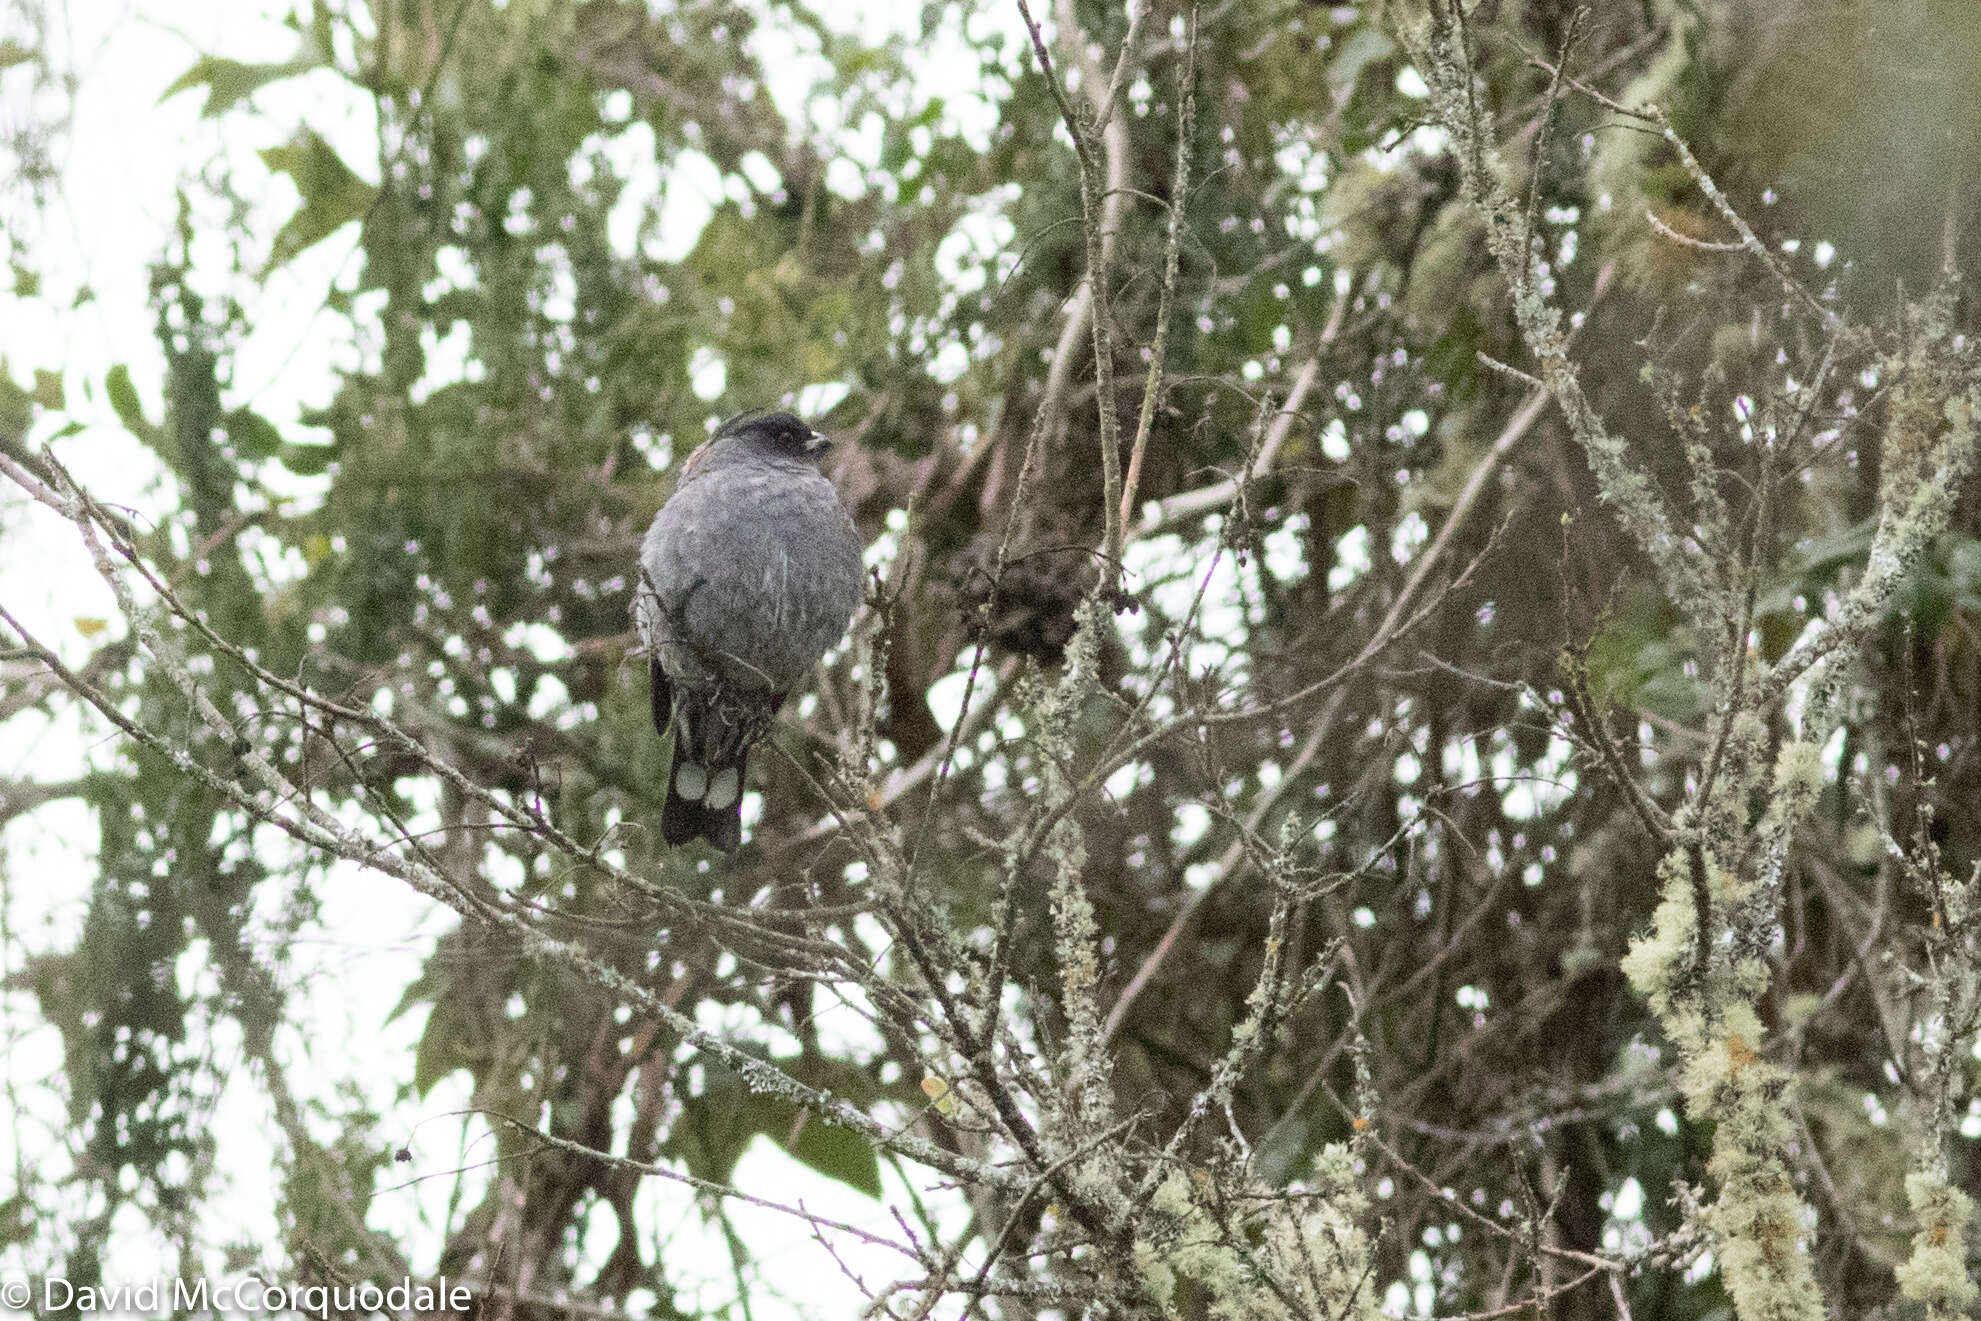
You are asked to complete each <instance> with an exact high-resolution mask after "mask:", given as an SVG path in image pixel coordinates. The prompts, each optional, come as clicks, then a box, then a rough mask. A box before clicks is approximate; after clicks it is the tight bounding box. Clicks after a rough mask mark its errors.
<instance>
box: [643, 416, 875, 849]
mask: <svg viewBox="0 0 1981 1321" xmlns="http://www.w3.org/2000/svg"><path fill="white" fill-rule="evenodd" d="M829 443H830V442H829V441H827V439H826V438H825V437H824V436H823V435H821V434H820V433H818V432H817V431H814V430H813V429H812V428H811V427H810V426H809V425H807V424H806V423H804V422H803V421H801V420H799V419H798V418H796V417H793V416H792V415H791V414H789V413H762V412H752V413H744V414H742V415H741V416H739V417H734V418H731V419H730V420H729V421H727V422H725V423H723V424H722V426H721V428H719V429H718V430H717V431H716V433H715V435H714V436H712V437H710V438H709V440H708V442H707V443H706V444H704V445H702V447H701V448H699V449H697V450H696V451H695V452H694V453H693V454H691V455H689V456H688V461H687V463H685V464H684V465H683V466H682V470H681V480H680V483H679V485H677V486H676V487H675V488H674V494H673V495H672V496H670V497H669V498H668V501H667V503H666V504H665V505H663V506H662V507H661V511H660V513H659V514H657V515H655V516H654V520H653V526H652V527H650V528H648V529H647V535H646V540H645V541H644V542H643V543H642V544H641V546H640V584H639V588H638V590H637V591H636V592H635V593H634V598H633V622H634V625H635V626H636V627H637V628H638V629H639V633H640V638H641V640H642V642H643V643H644V644H645V647H646V651H647V657H648V673H649V675H650V677H651V679H652V681H653V723H654V728H655V729H656V730H658V731H659V732H660V733H661V734H663V735H664V734H666V733H667V730H668V727H669V726H670V725H672V726H673V729H674V759H673V765H672V767H671V768H670V769H669V771H668V774H667V802H666V805H665V806H664V807H663V808H662V809H661V816H660V833H661V836H662V838H664V839H665V840H666V841H667V842H668V843H669V844H685V843H687V842H688V841H689V840H691V839H694V838H696V837H697V836H699V837H701V838H703V839H706V840H707V841H708V842H709V843H711V844H713V845H714V846H715V847H717V848H719V849H721V850H722V851H723V852H725V853H727V852H729V851H731V850H733V849H734V848H735V847H736V845H737V842H738V841H739V840H740V839H741V837H742V830H743V819H742V802H743V771H744V761H745V759H746V758H747V757H748V755H749V751H750V748H751V747H752V746H754V745H755V744H756V743H757V742H758V741H760V740H761V739H762V738H763V737H764V736H765V735H766V734H767V733H769V731H770V728H771V725H772V723H773V721H774V720H775V719H776V716H777V710H778V708H779V707H780V706H782V705H783V704H784V699H785V698H786V697H787V696H788V695H789V694H790V692H791V690H792V689H793V688H794V687H796V686H797V685H798V684H800V683H801V682H803V681H804V679H805V676H806V675H808V674H809V673H810V672H811V670H812V667H813V666H815V665H817V664H818V661H819V657H821V656H823V655H824V654H825V652H826V650H827V648H829V647H831V646H832V644H833V643H835V642H837V641H838V640H839V638H840V636H841V635H842V634H844V633H845V632H846V625H847V623H848V621H850V620H851V619H852V617H853V611H854V609H855V608H856V607H858V605H859V604H860V589H861V567H860V549H861V548H860V536H859V533H858V532H856V531H854V529H853V520H852V518H851V517H849V516H848V515H847V513H846V509H845V506H843V505H841V504H840V502H839V495H838V493H837V492H835V491H834V490H833V489H832V483H831V482H829V481H827V480H826V479H825V477H824V475H823V474H821V473H820V472H819V470H818V468H817V466H816V461H817V459H818V458H819V456H820V455H822V454H823V453H824V452H825V450H826V448H827V446H828V444H829Z"/></svg>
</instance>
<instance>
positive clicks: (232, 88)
mask: <svg viewBox="0 0 1981 1321" xmlns="http://www.w3.org/2000/svg"><path fill="white" fill-rule="evenodd" d="M320 63H321V61H320V60H314V59H306V58H300V57H299V58H297V59H294V60H290V61H289V62H288V63H286V64H243V63H242V62H241V61H239V60H229V59H223V58H222V57H220V56H218V55H202V56H200V57H199V59H197V60H195V61H193V67H192V68H190V69H188V70H186V71H185V72H184V73H182V74H180V75H179V76H178V77H177V78H176V79H174V80H173V82H172V85H171V86H170V87H168V88H166V89H165V92H164V94H163V95H162V96H160V97H159V98H158V99H159V100H160V101H161V102H162V101H168V100H170V99H171V98H173V97H175V96H177V95H178V94H179V93H181V92H184V91H190V90H191V89H192V88H195V87H205V88H206V105H205V106H203V107H202V108H201V109H200V115H201V117H202V118H205V119H212V118H213V117H214V116H216V115H221V114H225V113H226V112H227V111H229V110H231V109H233V108H234V107H235V106H236V105H238V104H240V103H241V102H242V101H245V100H246V99H247V98H248V97H250V96H252V95H254V94H255V93H256V92H257V91H259V90H261V89H262V88H264V87H266V86H268V84H270V83H273V82H280V81H281V80H282V79H284V78H293V77H295V76H296V75H297V74H299V73H308V72H309V71H310V70H311V69H314V68H316V67H317V66H318V65H319V64H320Z"/></svg>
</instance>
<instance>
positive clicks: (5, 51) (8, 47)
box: [0, 37, 41, 69]
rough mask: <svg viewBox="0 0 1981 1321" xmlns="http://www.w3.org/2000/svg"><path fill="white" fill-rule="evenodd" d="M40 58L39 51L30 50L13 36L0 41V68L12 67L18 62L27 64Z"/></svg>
mask: <svg viewBox="0 0 1981 1321" xmlns="http://www.w3.org/2000/svg"><path fill="white" fill-rule="evenodd" d="M40 58H41V56H40V55H39V54H38V53H36V52H34V51H31V50H29V49H28V48H27V47H26V46H23V45H21V43H20V42H18V41H15V40H14V39H13V38H12V37H9V38H7V39H6V40H5V41H0V69H11V68H13V67H14V66H15V65H16V64H27V63H30V62H31V61H34V60H38V59H40Z"/></svg>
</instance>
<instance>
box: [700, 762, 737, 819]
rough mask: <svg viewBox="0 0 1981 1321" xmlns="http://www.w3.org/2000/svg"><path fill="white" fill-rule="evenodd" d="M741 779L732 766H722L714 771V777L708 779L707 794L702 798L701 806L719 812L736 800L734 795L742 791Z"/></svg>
mask: <svg viewBox="0 0 1981 1321" xmlns="http://www.w3.org/2000/svg"><path fill="white" fill-rule="evenodd" d="M742 779H743V777H742V776H741V775H739V774H737V772H736V768H735V767H734V766H724V767H723V768H722V769H721V770H719V771H717V772H716V773H715V778H714V779H712V780H710V781H709V783H708V796H707V797H706V798H704V799H703V800H702V806H704V807H706V808H708V810H709V811H711V812H720V811H722V810H723V809H724V808H725V807H728V806H729V805H730V804H731V803H733V802H735V801H736V795H737V794H738V793H740V792H742V789H743V784H742Z"/></svg>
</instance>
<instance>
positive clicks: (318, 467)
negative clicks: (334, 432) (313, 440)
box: [278, 440, 337, 477]
mask: <svg viewBox="0 0 1981 1321" xmlns="http://www.w3.org/2000/svg"><path fill="white" fill-rule="evenodd" d="M278 457H280V458H281V460H282V466H283V467H285V468H287V469H288V470H289V471H290V472H293V473H295V474H296V475H297V476H298V477H315V476H317V475H318V474H320V473H322V472H323V471H324V470H325V469H327V468H329V467H330V465H331V464H332V463H333V462H335V460H336V458H337V444H336V442H335V441H333V442H331V443H330V444H328V445H304V444H301V443H299V442H297V441H293V440H292V441H290V442H289V443H288V444H286V445H284V446H282V448H281V451H280V454H279V456H278Z"/></svg>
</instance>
